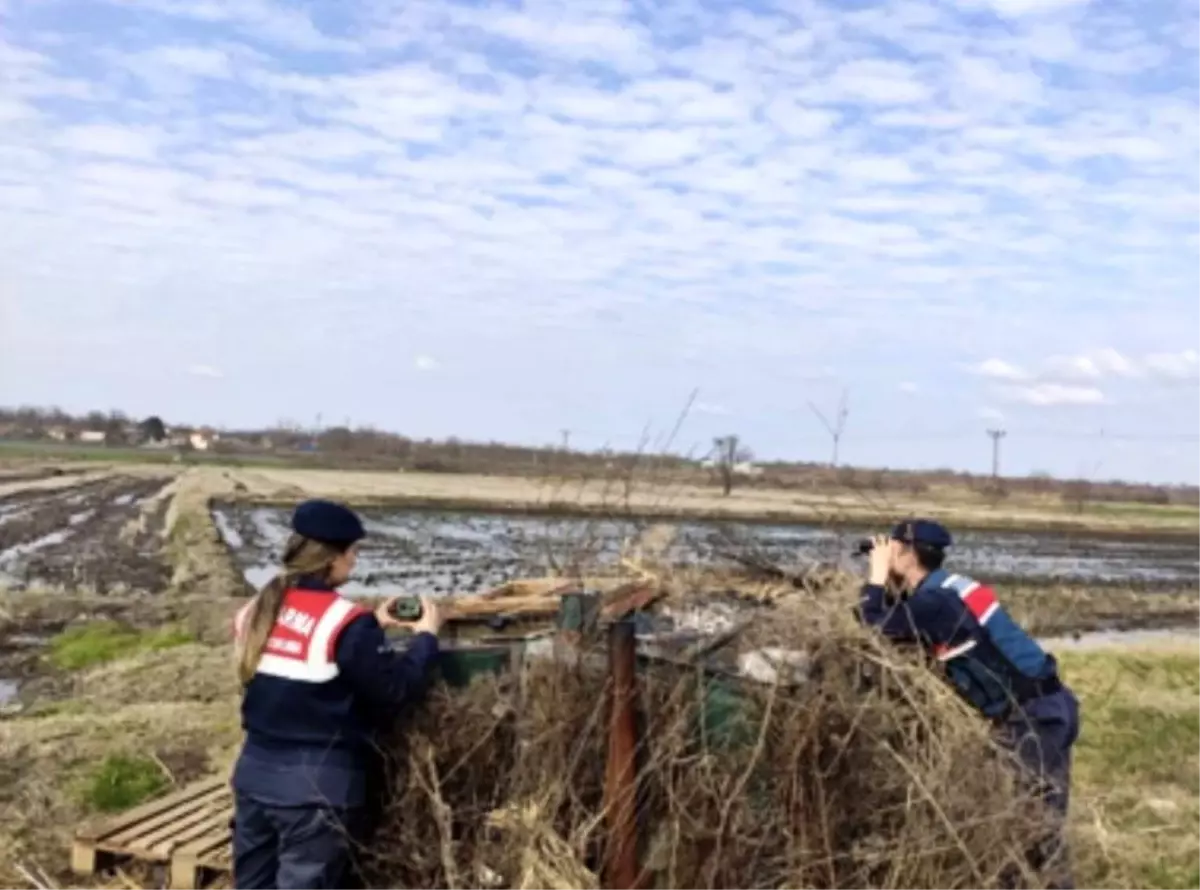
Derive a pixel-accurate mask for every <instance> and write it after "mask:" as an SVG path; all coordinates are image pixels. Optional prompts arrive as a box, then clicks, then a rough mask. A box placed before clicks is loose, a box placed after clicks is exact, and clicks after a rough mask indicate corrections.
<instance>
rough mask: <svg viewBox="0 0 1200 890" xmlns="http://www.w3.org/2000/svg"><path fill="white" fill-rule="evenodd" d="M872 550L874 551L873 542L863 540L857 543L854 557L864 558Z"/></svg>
mask: <svg viewBox="0 0 1200 890" xmlns="http://www.w3.org/2000/svg"><path fill="white" fill-rule="evenodd" d="M874 549H875V542H874V541H872V540H871V539H870V538H863V539H862V540H861V541H859V542H858V546H856V547H855V548H854V555H855V556H866V555H867V554H868V553H870V552H871V551H872V550H874Z"/></svg>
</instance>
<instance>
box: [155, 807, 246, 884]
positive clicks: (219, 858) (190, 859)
mask: <svg viewBox="0 0 1200 890" xmlns="http://www.w3.org/2000/svg"><path fill="white" fill-rule="evenodd" d="M232 871H233V834H232V831H230V830H229V828H228V823H227V824H226V828H224V829H223V830H220V831H218V830H214V831H212V832H211V834H209V835H205V836H203V837H198V838H196V840H193V841H191V842H188V843H186V844H184V846H182V847H180V848H178V849H176V850H175V852H174V854H173V855H172V858H170V890H199V888H200V886H203V885H204V884H205V883H206V880H209V879H211V878H214V877H217V876H221V874H229V873H230V872H232Z"/></svg>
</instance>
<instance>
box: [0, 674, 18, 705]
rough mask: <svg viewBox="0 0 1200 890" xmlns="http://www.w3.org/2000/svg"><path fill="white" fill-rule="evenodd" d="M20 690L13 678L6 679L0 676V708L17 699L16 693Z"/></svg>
mask: <svg viewBox="0 0 1200 890" xmlns="http://www.w3.org/2000/svg"><path fill="white" fill-rule="evenodd" d="M20 691H21V687H20V686H18V685H17V682H16V681H15V680H6V679H4V678H3V677H0V708H3V707H4V706H5V705H11V704H12V703H13V702H15V701H16V700H17V693H18V692H20Z"/></svg>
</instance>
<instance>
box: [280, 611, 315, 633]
mask: <svg viewBox="0 0 1200 890" xmlns="http://www.w3.org/2000/svg"><path fill="white" fill-rule="evenodd" d="M279 623H280V624H282V625H283V626H284V627H286V628H287V629H288V630H290V631H293V632H295V633H298V634H300V636H302V637H311V636H312V632H313V628H314V627H316V626H317V619H315V618H313V616H312V615H309V614H308V613H307V612H301V611H300V610H299V609H293V608H292V607H291V606H289V607H288V608H286V609H284V610H283V612H282V613H281V614H280V615H279Z"/></svg>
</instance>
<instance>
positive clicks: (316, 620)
mask: <svg viewBox="0 0 1200 890" xmlns="http://www.w3.org/2000/svg"><path fill="white" fill-rule="evenodd" d="M356 608H357V607H356V606H355V605H354V603H353V602H351V601H350V600H348V599H344V598H342V597H338V598H337V599H335V600H333V601H332V602H331V603H330V604H329V607H328V608H327V609H326V610H325V611H324V612H323V613H322V614H321V615H319V616H312V615H309V614H308V613H306V612H301V611H300V610H298V609H292V608H290V607H289V608H285V609H284V610H283V612H281V613H280V617H279V623H280V624H284V615H285V614H287V613H289V612H291V613H294V614H295V616H299V617H295V618H292V619H291V621H292V622H295V623H291V622H289V623H287V624H286V626H287V627H288V629H289V630H292V631H293V632H294V633H297V634H301V635H303V636H305V637H308V654H307V657H304V645H303V644H302V643H300V642H299V641H298V640H280V639H279V638H277V637H276V638H272V639H271V640H269V641H268V642H267V647H266V649H265V650H264V652H263V654H262V657H261V658H260V659H259V661H258V673H260V674H265V675H267V676H272V677H281V678H283V679H286V680H296V681H299V682H301V683H328V682H329V681H330V680H333V679H334V678H336V677H337V675H338V666H337V660H336V658H334V657H332V654H333V653H332V652H331V651H330V650H331V649H332V648H333V647H332V645H331V643H332V641H333V640H334V639H335V635H336V634H337V633H339V632H340V631H341V629H342V627H343V626H344V625H345V623H346V622H347V619H348V618H349V617H350V615H351V613H352V612H354V611H355V609H356ZM304 619H307V620H304ZM301 628H304V629H301Z"/></svg>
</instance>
